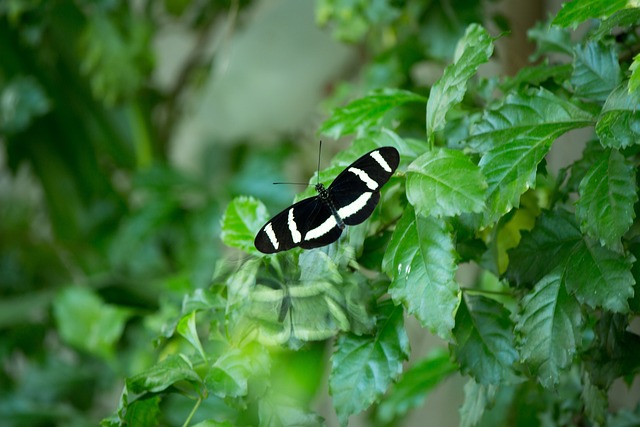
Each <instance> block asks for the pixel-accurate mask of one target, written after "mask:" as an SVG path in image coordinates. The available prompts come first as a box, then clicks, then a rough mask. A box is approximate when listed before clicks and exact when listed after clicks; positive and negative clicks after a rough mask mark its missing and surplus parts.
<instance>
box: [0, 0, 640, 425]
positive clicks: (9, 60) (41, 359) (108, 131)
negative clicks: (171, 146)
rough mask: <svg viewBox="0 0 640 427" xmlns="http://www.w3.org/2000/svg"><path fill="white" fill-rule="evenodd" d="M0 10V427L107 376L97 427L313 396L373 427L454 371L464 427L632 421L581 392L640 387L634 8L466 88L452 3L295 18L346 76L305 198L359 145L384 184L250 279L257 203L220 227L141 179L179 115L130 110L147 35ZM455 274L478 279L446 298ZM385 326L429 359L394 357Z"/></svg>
mask: <svg viewBox="0 0 640 427" xmlns="http://www.w3.org/2000/svg"><path fill="white" fill-rule="evenodd" d="M165 3H166V4H165V6H164V7H165V8H166V10H165V13H166V14H167V15H166V16H171V14H175V16H178V17H179V16H184V18H183V19H187V18H186V17H187V16H199V17H201V18H198V19H195V18H193V19H194V21H192V22H190V23H189V24H190V25H191V26H192V27H193V28H194V29H196V30H198V29H201V30H202V31H209V30H210V28H211V25H213V24H212V23H213V22H215V21H216V19H217V18H218V17H219V16H220V14H221V13H222V11H224V10H225V9H224V7H244V6H245V5H244V4H243V3H238V2H235V3H232V4H231V5H229V6H227V5H224V6H215V5H214V4H217V3H218V2H211V4H212V6H208V7H206V6H202V5H196V4H193V5H190V6H188V7H191V8H194V9H193V10H191V13H188V14H186V13H185V11H184V10H183V9H182V6H181V4H182V2H165ZM187 3H188V2H187ZM11 4H12V5H13V6H12V7H4V6H0V17H1V18H2V19H3V21H5V22H4V23H5V24H6V25H2V26H0V40H1V41H2V42H3V46H10V48H7V49H6V51H7V52H6V54H5V55H3V56H2V57H1V58H0V65H1V66H2V70H1V71H2V74H1V75H0V85H1V89H2V92H1V93H0V100H2V102H1V104H0V109H1V110H0V111H2V115H1V116H0V132H2V134H1V135H2V141H3V145H4V149H5V153H6V154H5V155H6V162H7V164H8V166H9V167H10V168H11V170H12V171H13V173H14V175H13V176H12V177H11V179H12V180H13V181H14V183H15V185H16V187H18V186H19V185H20V183H21V181H20V179H21V172H20V170H21V169H20V165H22V164H27V165H29V167H30V170H31V171H32V173H33V175H34V176H35V179H36V180H37V182H38V184H39V188H40V191H42V194H43V198H42V199H43V200H44V204H42V202H38V200H39V199H37V198H36V199H34V198H31V199H30V198H29V197H28V194H25V193H24V192H20V191H17V190H16V191H14V192H5V193H2V197H3V198H4V200H2V205H3V209H2V210H1V211H0V212H1V215H2V218H1V220H0V248H1V252H0V255H1V257H2V258H1V259H0V263H1V264H0V265H2V267H3V268H2V270H1V271H2V273H1V274H2V277H1V279H0V281H1V282H2V288H0V291H1V292H2V295H3V300H2V301H0V327H2V328H4V329H6V330H7V331H11V333H10V334H7V336H6V337H5V338H3V339H2V345H1V346H0V349H1V351H2V353H0V354H2V355H3V360H7V363H5V364H4V366H3V370H2V371H1V373H0V375H1V377H0V384H1V385H0V395H1V396H2V397H3V399H2V400H3V403H2V404H0V415H2V417H3V420H7V422H8V423H10V425H17V426H19V425H85V424H86V425H89V424H91V422H92V420H91V419H90V416H91V415H86V414H93V413H96V412H99V411H100V407H99V405H100V402H102V403H104V399H105V391H104V387H107V388H109V389H110V391H111V394H113V390H114V389H116V388H117V387H118V385H117V380H118V379H119V378H125V380H124V389H123V391H122V393H121V397H120V402H119V404H118V407H117V409H115V410H114V411H113V412H112V413H111V415H110V416H108V417H107V418H104V419H103V421H102V425H103V426H123V425H136V426H147V425H148V426H152V425H196V426H213V425H223V426H226V425H264V426H267V425H269V426H270V425H274V426H276V425H319V424H322V423H324V420H323V418H322V416H321V414H319V413H317V412H316V411H315V410H314V397H315V396H316V395H317V394H318V393H319V391H320V390H327V389H328V392H329V394H330V395H331V396H332V398H333V402H332V403H333V408H334V410H335V414H336V416H337V419H338V421H339V423H340V424H341V425H346V424H347V423H348V422H349V419H350V417H351V416H352V415H356V414H360V413H362V412H364V411H367V410H369V408H371V412H370V414H371V422H372V423H373V424H375V425H392V424H395V423H398V422H400V421H401V420H402V418H403V417H404V416H405V415H406V414H407V413H408V412H409V411H410V410H411V409H412V408H415V407H417V406H420V405H421V404H422V403H423V402H424V400H425V399H426V398H427V397H428V395H429V393H430V392H432V391H433V390H434V389H436V388H437V387H438V386H439V385H440V384H442V383H443V382H444V381H446V380H447V379H448V378H450V377H451V376H452V375H454V374H455V373H456V372H457V373H460V374H462V375H464V376H466V377H468V382H467V384H466V386H465V389H464V394H465V401H464V404H463V406H462V407H461V409H460V419H461V424H462V425H465V426H475V425H489V424H492V425H527V426H528V425H567V424H574V425H604V424H607V425H614V426H615V425H633V424H637V423H638V420H639V419H640V409H639V408H640V405H639V406H638V407H637V409H636V410H635V411H630V410H626V409H625V410H620V411H618V412H613V411H610V409H609V405H608V392H609V390H610V388H611V386H612V384H613V382H614V381H616V380H619V379H624V380H625V381H627V382H630V381H632V380H633V379H634V378H635V377H636V375H637V373H638V372H639V370H640V359H638V358H637V357H635V355H637V354H638V351H639V350H640V336H638V335H637V334H636V333H635V332H633V330H632V329H629V325H630V323H631V321H632V320H633V319H634V318H635V317H636V316H637V315H638V313H640V295H639V293H638V292H637V291H636V289H635V288H636V280H637V279H636V277H638V276H639V274H640V267H638V265H639V264H638V263H637V258H638V256H640V244H639V243H638V242H639V236H638V234H636V233H637V232H638V230H639V228H638V226H637V225H636V222H635V212H636V210H637V202H638V195H637V191H638V188H637V180H638V176H637V174H636V166H637V163H638V150H637V148H636V146H637V141H638V138H637V136H638V135H637V133H638V129H639V126H638V121H639V120H640V119H639V117H640V116H638V114H640V113H639V112H638V106H639V105H638V104H639V103H640V97H639V96H638V93H637V87H638V79H639V77H638V72H637V68H638V67H637V62H638V60H637V57H638V55H637V47H638V46H639V45H640V38H639V37H638V34H637V32H636V28H637V26H638V25H640V9H637V8H634V7H633V6H632V5H630V4H629V3H628V2H622V1H614V2H611V1H606V0H575V1H573V2H570V3H566V4H565V5H563V7H562V9H561V10H560V11H559V12H558V14H557V15H556V16H555V17H552V18H551V19H550V21H549V22H548V23H539V24H537V25H536V26H535V27H533V28H531V29H530V31H529V36H530V38H531V39H532V40H533V41H534V42H535V43H536V46H537V50H536V52H535V54H534V55H533V57H532V58H533V59H534V60H535V61H538V63H537V64H532V65H531V66H529V67H526V68H524V69H522V70H520V72H519V73H518V74H517V75H515V76H513V77H493V78H488V79H487V78H480V77H478V69H479V67H480V66H481V65H482V64H484V63H486V62H487V61H489V60H490V57H491V56H492V53H493V50H494V49H493V48H494V42H495V39H494V38H493V37H492V36H491V35H490V34H489V33H488V31H487V30H486V29H485V28H483V27H482V26H481V25H479V24H477V23H476V22H481V21H482V20H483V19H482V18H483V16H482V11H481V9H480V3H479V2H477V1H473V0H455V1H453V2H448V3H447V4H446V5H445V3H444V2H442V3H440V2H422V1H419V0H409V1H407V2H401V3H398V2H391V1H381V2H374V3H372V4H369V2H365V1H341V0H321V1H319V2H318V3H317V20H318V22H319V23H320V24H323V25H327V26H330V28H331V31H332V32H333V34H334V35H335V36H336V37H337V38H339V39H341V40H345V41H349V42H359V43H361V44H362V46H365V47H366V49H368V52H369V53H370V54H371V59H370V61H369V62H368V63H366V64H364V65H363V67H362V73H361V78H360V81H361V83H360V85H361V86H360V87H356V86H353V87H352V90H353V92H352V96H353V97H354V99H353V100H352V101H351V102H349V103H348V104H347V105H346V106H341V107H338V108H336V109H335V110H334V112H333V114H332V115H331V117H330V118H328V119H327V121H326V122H325V123H324V125H322V126H321V127H320V131H321V132H323V133H324V134H325V135H329V136H334V137H342V136H349V137H353V140H352V143H351V145H350V147H349V148H347V149H346V150H344V151H342V152H341V153H340V154H338V155H337V156H336V157H335V158H334V159H333V161H332V163H331V165H330V166H329V167H328V168H325V169H323V170H321V171H319V175H318V177H319V179H320V180H322V181H323V182H325V183H327V182H328V181H329V180H330V179H331V178H333V177H335V175H336V174H337V172H338V171H339V170H341V169H342V168H343V167H344V166H345V165H346V164H348V163H349V162H350V161H353V160H354V159H355V158H357V157H358V156H359V155H361V154H362V153H364V152H366V151H369V150H370V149H372V148H373V147H377V146H384V145H392V146H394V147H396V148H397V149H398V151H399V152H400V155H401V164H400V167H399V171H398V172H397V173H396V175H395V176H394V177H393V178H392V179H391V180H390V182H389V183H388V184H387V185H386V186H385V187H384V189H383V191H382V196H381V202H380V204H379V208H377V209H376V210H375V211H374V213H373V215H372V216H371V218H370V219H369V220H368V221H366V222H365V223H364V224H362V225H359V226H356V227H350V228H349V229H348V231H346V232H345V233H344V234H343V237H342V238H341V239H340V240H339V241H338V242H337V243H335V244H332V245H330V246H328V247H326V248H320V249H316V250H311V251H302V250H299V249H296V250H292V251H289V252H286V253H280V254H276V255H270V256H265V255H263V254H260V253H258V252H257V251H256V250H255V248H253V237H254V236H255V233H256V232H257V230H258V229H259V228H260V226H261V225H262V224H263V223H264V222H265V221H267V220H268V218H269V214H268V209H267V206H268V205H271V204H272V200H266V199H267V198H268V197H265V198H264V199H265V200H264V202H266V203H264V202H263V201H260V200H259V199H258V198H254V197H247V196H246V195H238V197H235V198H233V199H232V200H230V201H229V203H228V205H227V207H226V209H223V208H221V206H222V205H221V203H220V202H219V200H221V199H222V200H227V199H229V198H230V196H233V195H235V194H233V193H232V192H225V193H223V194H220V193H218V194H216V193H213V194H212V192H211V190H208V189H206V187H205V186H204V185H202V184H201V183H200V182H198V181H197V180H194V179H191V178H186V177H184V176H182V175H181V174H180V173H178V172H177V171H176V170H175V169H173V168H172V166H171V165H170V163H169V162H168V161H167V148H166V146H167V139H168V137H169V135H170V134H171V130H172V126H173V124H174V122H172V121H170V122H169V123H168V124H167V123H166V122H165V121H162V120H158V117H163V115H161V114H160V115H158V114H155V115H154V114H151V111H152V110H154V111H163V112H164V117H165V118H166V117H168V116H169V115H171V116H172V117H173V116H175V115H176V114H177V115H179V113H180V111H177V110H176V109H177V108H178V107H177V106H176V105H177V103H176V99H177V98H178V97H179V96H180V93H179V91H178V89H177V88H179V87H180V86H179V84H183V83H185V82H186V81H188V80H189V79H188V78H185V80H181V81H179V82H176V86H174V88H173V90H169V91H162V90H161V89H160V88H157V87H146V85H147V83H146V82H148V81H149V80H148V77H149V75H150V72H151V69H152V67H153V58H152V55H151V53H150V52H151V51H150V48H149V44H148V43H149V38H150V34H151V33H152V32H153V31H156V30H157V29H158V26H159V22H158V20H159V19H160V18H158V17H157V16H155V15H154V12H153V11H150V10H147V11H145V12H144V13H142V12H140V11H137V12H136V11H134V10H132V9H128V7H126V6H124V5H120V4H118V3H117V2H100V3H98V4H97V5H95V6H94V7H89V4H88V3H87V4H84V2H76V3H70V2H53V3H51V5H50V6H47V7H48V8H51V10H48V9H45V8H44V6H43V7H39V6H38V5H36V4H35V3H30V2H20V1H18V2H12V3H11ZM80 6H84V7H80ZM185 7H187V6H185ZM198 8H201V9H199V10H196V9H198ZM45 12H46V14H45ZM145 13H146V14H145ZM156 13H157V12H156ZM182 13H185V15H182ZM116 17H117V18H116ZM123 17H124V18H123ZM45 18H47V19H45ZM56 19H57V20H63V21H64V20H71V21H72V22H73V23H75V24H77V25H56V24H57V23H59V22H57V21H56ZM118 19H124V21H118ZM25 22H29V23H30V24H31V26H32V27H31V30H28V29H27V28H26V27H24V26H19V24H22V23H25ZM119 22H125V23H126V24H125V25H121V24H118V23H119ZM578 25H581V26H583V27H585V28H586V31H584V32H582V33H580V34H581V35H576V34H573V33H572V30H570V29H569V28H575V27H577V26H578ZM81 28H83V29H84V30H80V29H81ZM621 31H622V32H621ZM390 35H393V37H390ZM69 39H74V40H78V45H77V46H74V49H79V50H74V49H69V48H68V46H66V45H65V41H66V40H69ZM37 43H40V44H42V45H41V46H40V47H39V50H38V52H39V55H34V54H32V53H30V49H31V48H32V47H33V46H34V45H36V44H37ZM197 54H201V55H204V53H203V52H196V55H195V57H199V56H198V55H197ZM80 57H82V60H80ZM425 61H427V62H436V63H439V64H440V65H441V66H442V67H443V68H442V73H441V77H440V78H439V79H438V81H436V82H435V83H433V84H432V85H431V88H430V90H429V91H427V90H425V88H424V86H422V85H421V84H420V82H419V81H417V80H415V79H414V78H413V77H412V74H411V72H410V70H412V68H413V67H414V66H416V64H419V63H420V62H425ZM72 64H75V66H72ZM78 64H80V66H78ZM187 65H188V67H187V68H186V69H185V71H184V73H185V75H189V73H190V72H191V73H195V72H196V71H197V68H198V67H197V65H198V64H196V65H194V64H187ZM445 65H447V66H446V67H444V66H445ZM191 75H193V74H191ZM61 81H65V82H67V83H68V84H70V85H72V89H73V90H70V89H69V88H64V89H63V88H62V87H61V85H60V82H61ZM152 93H153V95H151V94H152ZM70 94H71V96H72V99H71V100H69V99H67V98H68V97H69V96H70ZM362 94H364V95H362ZM142 95H145V96H142ZM63 107H67V108H63ZM155 120H158V121H157V122H155ZM172 120H175V119H172ZM123 123H125V124H123ZM584 128H587V129H589V128H593V132H592V134H591V136H590V137H589V139H588V140H585V141H582V142H583V143H584V151H583V153H582V157H580V158H578V159H577V160H576V161H575V162H574V163H572V164H570V165H568V166H566V167H565V168H564V169H561V170H560V171H558V172H557V173H555V172H552V171H550V170H549V169H548V168H547V165H546V160H545V158H546V156H547V154H548V153H549V152H550V150H551V149H552V148H554V147H557V146H561V145H563V144H567V142H566V140H565V139H562V138H560V137H561V136H563V135H565V134H566V133H568V132H570V131H573V130H576V129H584ZM51 135H55V136H56V138H57V140H56V142H55V143H56V146H55V147H54V146H52V145H51V141H50V137H51ZM152 141H158V142H157V143H152ZM226 154H230V153H226ZM266 158H267V157H266V156H265V159H266ZM265 162H266V160H265ZM265 168H267V166H265ZM225 172H227V173H228V174H229V175H231V174H232V173H233V172H236V170H227V171H225V170H222V171H221V172H219V174H220V175H219V176H218V178H219V179H221V180H223V179H226V178H227V176H226V175H225ZM122 176H124V177H125V178H122ZM117 177H121V178H120V181H119V180H118V178H117ZM233 179H236V180H238V181H235V182H236V183H237V182H240V181H241V178H233ZM316 179H318V178H316V177H312V178H311V179H310V182H311V183H315V182H316ZM123 180H124V181H125V182H121V181H123ZM60 183H63V185H62V186H60ZM218 191H220V192H222V191H227V190H226V189H223V190H218ZM308 194H309V193H308V192H305V193H304V195H308ZM34 200H35V201H34ZM45 207H46V209H45ZM269 207H270V206H269ZM222 210H224V212H223V213H222V212H221V211H222ZM36 220H42V221H44V223H43V224H41V225H40V226H39V227H31V223H32V222H34V221H36ZM218 224H219V225H218ZM214 234H217V235H219V236H220V238H221V241H222V242H224V244H226V245H227V246H229V247H231V248H234V252H227V254H230V255H226V256H225V255H222V253H221V251H220V250H219V247H218V245H217V242H216V241H214V239H213V238H212V236H213V235H214ZM88 242H91V243H90V244H89V243H88ZM213 260H217V262H216V263H215V271H214V264H213ZM462 264H472V265H474V266H475V267H476V268H477V270H478V271H480V272H481V274H478V279H477V280H476V281H474V282H473V283H470V284H465V286H463V285H462V284H461V283H459V282H458V278H457V275H456V273H457V271H458V269H459V267H460V266H461V265H462ZM25 283H27V284H29V286H30V287H29V288H28V289H21V288H20V286H22V285H23V284H25ZM407 316H413V317H415V318H416V319H417V320H418V323H419V325H420V327H422V328H424V329H423V330H424V331H425V332H426V331H430V332H432V333H434V334H436V335H437V336H439V337H440V338H441V339H442V340H443V341H444V343H445V346H443V347H442V348H437V349H435V350H433V351H432V352H431V353H429V354H428V355H426V356H425V355H420V354H417V355H416V354H413V355H412V354H411V346H410V344H411V343H410V341H409V338H408V335H407V333H406V330H405V319H406V318H407ZM26 335H28V336H29V337H30V339H26V338H25V336H26ZM33 337H35V338H33ZM154 338H155V339H156V340H155V343H156V345H157V349H156V350H152V349H151V348H150V346H149V344H150V343H151V341H152V340H153V339H154ZM445 347H446V348H445ZM327 353H330V354H327ZM69 354H71V355H72V357H69V356H68V355H69ZM410 356H415V358H412V361H411V363H410V364H408V363H407V360H408V359H409V357H410ZM21 365H26V366H27V368H28V369H23V370H22V371H19V370H17V369H14V368H17V367H19V366H21ZM325 371H326V372H327V374H328V375H327V377H328V379H327V377H326V376H325V375H324V373H325ZM52 384H55V385H52ZM77 390H82V393H79V392H77ZM74 391H76V392H75V393H74ZM115 405H116V402H115V401H114V402H113V406H114V407H115ZM42 408H44V409H42ZM104 415H105V413H104V411H103V412H102V413H100V416H104ZM322 415H326V414H322ZM93 421H95V420H93Z"/></svg>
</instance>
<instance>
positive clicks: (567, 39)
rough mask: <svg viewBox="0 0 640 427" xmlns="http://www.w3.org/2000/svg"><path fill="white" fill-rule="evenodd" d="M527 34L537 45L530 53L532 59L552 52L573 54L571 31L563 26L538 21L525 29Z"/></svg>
mask: <svg viewBox="0 0 640 427" xmlns="http://www.w3.org/2000/svg"><path fill="white" fill-rule="evenodd" d="M527 36H528V37H529V39H531V40H532V41H534V42H536V45H537V46H536V51H535V53H534V54H533V55H531V60H532V61H535V60H537V59H539V58H541V57H543V56H547V55H549V54H553V53H561V54H565V55H568V56H573V44H572V43H571V33H569V31H568V30H565V29H564V28H560V27H555V26H552V25H551V26H550V25H549V24H546V23H544V22H538V23H536V24H535V25H534V26H533V27H532V28H530V29H529V30H528V31H527Z"/></svg>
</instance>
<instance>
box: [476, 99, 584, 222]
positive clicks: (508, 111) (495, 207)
mask: <svg viewBox="0 0 640 427" xmlns="http://www.w3.org/2000/svg"><path fill="white" fill-rule="evenodd" d="M591 123H592V117H591V115H590V114H589V113H587V112H585V111H583V110H581V109H579V108H578V107H576V106H575V105H574V104H573V103H571V102H569V101H567V100H565V99H562V98H559V97H557V96H556V95H554V94H553V93H551V92H549V91H547V90H545V89H542V88H540V89H539V90H537V91H528V92H526V93H523V94H512V95H509V96H508V97H507V98H506V100H505V103H504V104H503V105H502V106H500V107H499V108H497V109H495V110H492V111H489V112H487V113H486V114H485V115H484V117H483V120H482V121H481V122H480V123H479V124H478V125H477V126H476V127H475V129H474V130H473V131H472V135H471V137H470V138H469V140H468V143H469V144H470V145H471V146H472V147H474V148H476V149H477V150H479V151H483V152H484V155H483V156H482V159H481V160H480V169H481V171H482V173H483V175H484V176H485V177H486V179H487V184H488V189H487V200H486V205H487V209H485V211H484V214H483V221H482V224H483V225H489V224H491V223H493V222H495V221H496V220H497V219H498V218H499V217H500V216H501V215H503V214H504V213H506V212H508V211H509V210H510V209H511V208H512V207H514V206H517V205H518V203H519V200H520V195H521V194H522V193H524V192H525V191H526V190H527V189H529V188H531V187H533V186H534V185H535V179H536V167H537V165H538V163H540V161H541V160H542V159H543V158H544V156H545V155H546V154H547V152H548V151H549V148H550V147H551V144H552V143H553V141H554V140H555V139H556V138H557V137H559V136H560V135H562V134H563V133H565V132H568V131H569V130H572V129H577V128H580V127H585V126H589V125H590V124H591Z"/></svg>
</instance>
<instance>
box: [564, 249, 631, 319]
mask: <svg viewBox="0 0 640 427" xmlns="http://www.w3.org/2000/svg"><path fill="white" fill-rule="evenodd" d="M632 261H633V257H632V256H629V257H624V256H623V255H621V254H619V253H618V252H614V251H612V250H610V249H607V248H604V247H602V246H600V245H599V244H598V243H595V242H592V241H589V240H582V241H581V242H580V244H579V245H578V246H576V247H575V248H574V250H573V252H572V253H571V257H570V260H568V261H567V263H566V267H565V272H564V276H565V277H564V279H565V281H566V286H567V291H569V292H571V293H572V294H574V293H575V296H576V298H577V299H578V301H580V302H581V303H583V304H587V305H589V306H591V307H593V308H596V307H604V308H606V309H607V310H611V311H613V312H616V313H627V312H628V311H629V303H628V301H627V299H629V298H630V297H632V296H633V285H634V284H635V280H634V279H633V275H632V274H631V265H632Z"/></svg>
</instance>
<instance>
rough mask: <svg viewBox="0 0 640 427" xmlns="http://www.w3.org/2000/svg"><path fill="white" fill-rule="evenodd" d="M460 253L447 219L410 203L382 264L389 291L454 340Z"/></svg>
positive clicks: (426, 324) (412, 310) (434, 327)
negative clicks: (427, 214)
mask: <svg viewBox="0 0 640 427" xmlns="http://www.w3.org/2000/svg"><path fill="white" fill-rule="evenodd" d="M455 261H456V254H455V250H454V246H453V239H452V237H451V234H450V232H449V230H448V226H447V225H446V223H445V222H444V220H443V219H436V218H433V217H423V216H421V215H417V214H416V213H415V211H414V210H413V208H411V207H407V209H406V210H405V213H404V215H403V216H402V218H400V221H399V222H398V224H397V226H396V229H395V231H394V233H393V236H392V237H391V242H389V246H388V248H387V252H386V254H385V256H384V259H383V260H382V268H383V269H384V271H385V272H386V273H387V274H388V275H389V277H391V279H392V281H391V285H390V286H389V293H390V294H391V296H392V298H393V300H394V301H395V302H396V303H402V304H403V305H404V306H405V307H406V308H407V311H408V312H409V313H410V314H413V315H414V316H416V317H417V318H418V320H419V321H420V323H421V324H422V325H423V326H424V327H427V328H429V329H430V330H432V331H434V332H435V333H436V334H438V335H439V336H440V337H441V338H443V339H445V340H451V337H452V335H451V329H452V328H453V326H454V324H455V321H454V313H455V310H456V307H457V305H458V286H457V284H456V282H455V279H454V278H455V272H456V262H455Z"/></svg>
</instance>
